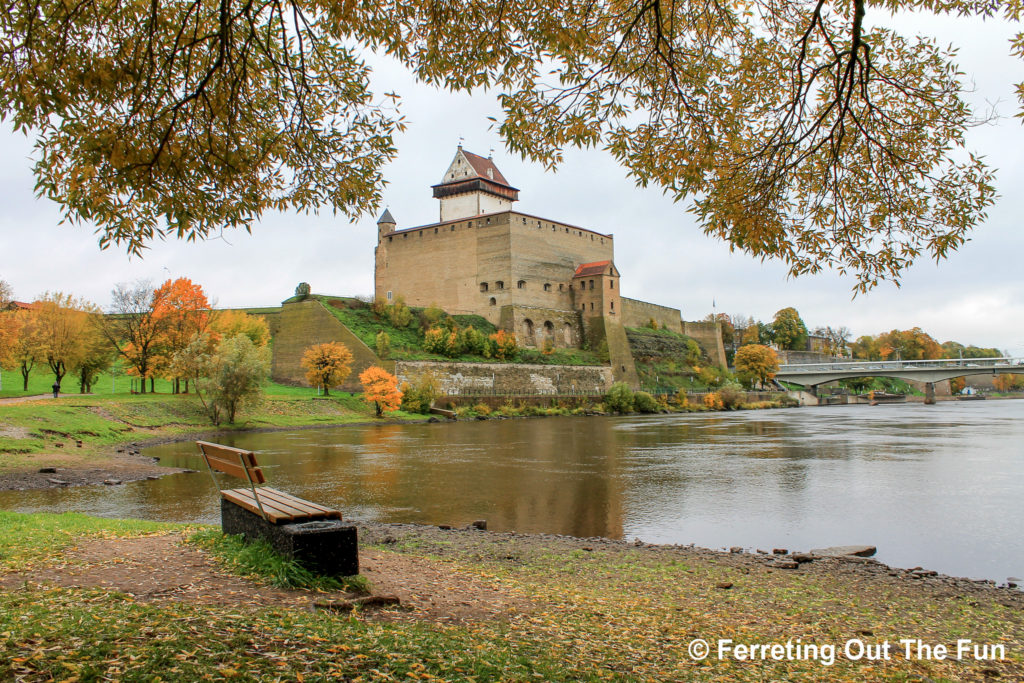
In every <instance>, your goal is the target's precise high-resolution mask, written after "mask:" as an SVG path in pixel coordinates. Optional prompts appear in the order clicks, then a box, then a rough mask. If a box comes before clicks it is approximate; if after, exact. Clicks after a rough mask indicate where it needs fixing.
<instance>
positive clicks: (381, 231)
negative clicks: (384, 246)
mask: <svg viewBox="0 0 1024 683" xmlns="http://www.w3.org/2000/svg"><path fill="white" fill-rule="evenodd" d="M396 225H397V224H396V223H395V217H394V216H392V215H391V210H390V209H384V213H383V214H381V217H380V218H379V219H377V234H378V235H380V236H381V237H383V236H384V235H387V234H388V233H391V232H394V231H395V226H396Z"/></svg>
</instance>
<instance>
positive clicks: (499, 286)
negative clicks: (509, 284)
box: [494, 280, 505, 289]
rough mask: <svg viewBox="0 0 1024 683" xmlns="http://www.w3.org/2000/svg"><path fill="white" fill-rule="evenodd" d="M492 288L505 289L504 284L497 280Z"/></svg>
mask: <svg viewBox="0 0 1024 683" xmlns="http://www.w3.org/2000/svg"><path fill="white" fill-rule="evenodd" d="M494 288H495V289H505V283H504V282H502V281H501V280H498V281H497V282H495V283H494Z"/></svg>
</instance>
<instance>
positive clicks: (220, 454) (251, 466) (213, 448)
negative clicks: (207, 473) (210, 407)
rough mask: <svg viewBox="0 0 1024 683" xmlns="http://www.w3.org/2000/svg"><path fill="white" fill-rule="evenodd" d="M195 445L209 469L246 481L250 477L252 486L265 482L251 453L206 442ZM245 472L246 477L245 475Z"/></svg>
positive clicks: (198, 442) (261, 471) (253, 454)
mask: <svg viewBox="0 0 1024 683" xmlns="http://www.w3.org/2000/svg"><path fill="white" fill-rule="evenodd" d="M196 444H198V445H199V450H200V452H201V453H202V454H203V457H204V458H206V462H207V464H208V465H209V466H210V468H211V469H214V470H217V471H218V472H223V473H224V474H229V475H231V476H233V477H238V478H239V479H244V480H246V481H248V480H249V479H250V477H251V478H252V482H253V483H254V484H263V483H265V482H266V481H267V479H266V477H264V476H263V470H262V469H260V467H259V465H257V464H256V454H255V453H253V452H252V451H244V450H242V449H240V448H231V447H230V446H221V445H220V444H215V443H210V442H208V441H197V442H196ZM247 470H248V476H247V475H246V471H247Z"/></svg>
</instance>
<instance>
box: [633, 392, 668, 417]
mask: <svg viewBox="0 0 1024 683" xmlns="http://www.w3.org/2000/svg"><path fill="white" fill-rule="evenodd" d="M633 408H634V409H635V410H636V411H637V412H638V413H658V412H661V405H660V404H659V403H658V402H657V401H656V400H655V398H654V397H653V396H651V395H650V394H648V393H647V392H646V391H638V392H636V393H635V394H633Z"/></svg>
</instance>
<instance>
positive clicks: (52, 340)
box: [34, 292, 99, 385]
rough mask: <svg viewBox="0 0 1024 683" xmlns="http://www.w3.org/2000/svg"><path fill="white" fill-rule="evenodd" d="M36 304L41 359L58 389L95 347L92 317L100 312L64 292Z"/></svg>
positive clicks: (89, 304)
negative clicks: (46, 365)
mask: <svg viewBox="0 0 1024 683" xmlns="http://www.w3.org/2000/svg"><path fill="white" fill-rule="evenodd" d="M35 304H36V308H35V311H34V312H35V320H36V324H37V326H38V327H37V330H38V332H37V333H38V342H39V347H40V356H41V357H42V358H45V359H46V362H47V364H48V365H49V366H50V370H51V371H52V372H53V376H54V382H55V383H56V384H58V385H59V384H60V383H61V381H62V380H63V379H64V375H65V374H67V372H68V371H69V370H72V369H74V368H76V367H78V364H79V363H80V362H82V361H83V360H84V358H85V357H86V354H87V353H88V350H89V349H91V348H92V347H93V345H92V343H91V338H92V335H93V333H94V331H95V325H96V322H95V320H96V319H95V318H94V317H93V316H97V317H98V316H99V309H98V308H97V307H96V306H95V305H94V304H91V303H89V302H88V301H85V300H84V299H76V298H74V297H72V296H71V295H70V294H63V293H61V292H54V293H52V294H51V293H49V292H47V293H46V294H44V295H43V296H42V297H40V299H39V300H38V301H36V302H35Z"/></svg>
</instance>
